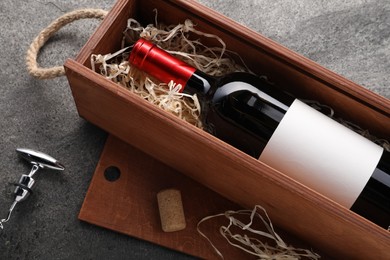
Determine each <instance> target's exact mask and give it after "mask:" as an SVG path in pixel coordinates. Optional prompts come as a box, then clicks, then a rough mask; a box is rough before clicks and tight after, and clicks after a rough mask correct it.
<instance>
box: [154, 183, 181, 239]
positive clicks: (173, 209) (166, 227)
mask: <svg viewBox="0 0 390 260" xmlns="http://www.w3.org/2000/svg"><path fill="white" fill-rule="evenodd" d="M157 202H158V209H159V211H160V219H161V227H162V230H163V231H164V232H174V231H179V230H182V229H185V227H186V220H185V217H184V210H183V204H182V200H181V194H180V191H179V190H176V189H167V190H162V191H160V192H159V193H157Z"/></svg>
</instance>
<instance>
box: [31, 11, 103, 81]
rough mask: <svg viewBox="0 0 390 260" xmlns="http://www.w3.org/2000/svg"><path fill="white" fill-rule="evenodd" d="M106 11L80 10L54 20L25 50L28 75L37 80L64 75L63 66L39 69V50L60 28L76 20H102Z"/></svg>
mask: <svg viewBox="0 0 390 260" xmlns="http://www.w3.org/2000/svg"><path fill="white" fill-rule="evenodd" d="M107 13H108V12H107V11H105V10H102V9H80V10H75V11H72V12H69V13H66V14H64V15H62V16H60V17H58V18H57V19H56V20H54V21H53V22H52V23H51V24H50V25H49V26H48V27H46V28H45V29H43V30H42V31H41V32H40V33H39V34H38V36H37V37H35V39H34V40H33V42H32V43H31V44H30V47H29V49H28V50H27V56H26V65H27V70H28V73H29V74H30V75H31V76H33V77H36V78H38V79H52V78H56V77H60V76H63V75H65V69H64V66H55V67H51V68H41V67H39V65H38V63H37V57H38V53H39V50H40V49H41V48H42V47H43V46H44V45H45V43H46V42H47V41H48V40H49V39H50V37H52V36H53V34H54V33H56V32H57V31H58V30H60V29H61V28H62V27H64V26H65V25H67V24H70V23H72V22H74V21H76V20H81V19H93V18H95V19H103V18H104V17H105V16H106V15H107Z"/></svg>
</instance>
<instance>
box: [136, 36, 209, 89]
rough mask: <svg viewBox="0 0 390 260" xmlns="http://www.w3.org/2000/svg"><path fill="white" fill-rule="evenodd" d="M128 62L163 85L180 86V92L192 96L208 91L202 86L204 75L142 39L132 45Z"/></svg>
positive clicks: (205, 80) (204, 80)
mask: <svg viewBox="0 0 390 260" xmlns="http://www.w3.org/2000/svg"><path fill="white" fill-rule="evenodd" d="M129 62H130V64H131V65H133V66H135V67H137V68H138V69H140V70H142V71H144V72H145V73H147V74H149V75H150V76H152V77H154V78H156V79H157V80H159V81H161V82H163V83H167V84H168V83H169V82H170V81H173V82H174V83H176V84H180V85H181V86H182V88H181V89H180V92H182V91H185V92H186V93H190V94H193V93H202V92H207V91H208V90H207V89H205V88H204V86H203V85H204V82H208V80H207V79H205V77H207V76H206V75H205V74H204V73H202V72H200V71H198V70H196V69H195V68H194V67H192V66H190V65H188V64H187V63H185V62H183V61H181V60H179V59H177V58H175V57H173V56H172V55H171V54H169V53H167V52H166V51H164V50H162V49H161V48H159V47H158V46H156V45H154V44H153V43H151V42H149V41H147V40H145V39H143V38H140V39H139V40H138V41H137V42H136V43H135V44H134V47H133V49H132V51H131V54H130V58H129ZM206 85H207V84H206ZM184 89H185V90H184Z"/></svg>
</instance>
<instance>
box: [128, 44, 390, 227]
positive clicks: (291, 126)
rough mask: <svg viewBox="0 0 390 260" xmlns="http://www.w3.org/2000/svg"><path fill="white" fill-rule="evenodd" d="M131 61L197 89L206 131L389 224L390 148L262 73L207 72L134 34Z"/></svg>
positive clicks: (191, 90) (162, 78)
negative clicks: (295, 94) (363, 134)
mask: <svg viewBox="0 0 390 260" xmlns="http://www.w3.org/2000/svg"><path fill="white" fill-rule="evenodd" d="M129 62H130V64H131V65H133V66H135V67H137V68H138V69H140V70H142V71H144V72H146V73H147V74H149V75H151V76H152V77H154V78H156V79H158V80H160V81H162V82H165V83H168V82H170V81H171V80H173V81H174V82H175V83H176V84H181V86H182V88H181V91H183V92H185V93H188V94H194V93H196V94H197V95H198V98H199V99H200V102H201V104H202V120H203V123H204V125H205V126H206V130H207V131H209V132H210V133H211V134H213V135H215V136H216V137H218V138H220V139H222V140H223V141H225V142H227V143H229V144H231V145H233V146H234V147H236V148H238V149H240V150H242V151H243V152H245V153H247V154H249V155H251V156H253V157H255V158H257V159H259V160H260V161H262V162H264V163H266V164H268V165H269V166H271V167H273V168H274V169H276V170H279V171H280V172H283V173H284V174H286V175H288V176H291V177H292V178H294V179H296V180H297V181H299V182H301V183H302V184H304V185H306V186H307V187H309V188H311V189H313V190H316V191H317V192H319V193H321V194H323V195H325V196H327V197H328V198H330V199H332V200H333V201H335V202H338V203H339V204H341V205H343V206H345V207H347V208H350V209H351V210H353V211H354V212H356V213H358V214H360V215H361V216H363V217H365V218H367V219H369V220H371V221H372V222H374V223H376V224H378V225H380V226H382V227H384V228H386V229H387V228H388V227H389V225H390V153H389V152H387V151H384V149H383V148H382V147H380V146H378V145H376V144H374V143H373V142H371V141H369V140H367V139H366V138H364V137H362V136H360V135H359V134H357V133H355V132H353V131H352V130H350V129H348V128H346V127H344V126H342V125H341V124H339V123H337V122H336V121H334V120H333V119H330V118H329V117H327V116H325V115H323V114H322V113H320V112H318V111H317V110H315V109H313V108H311V107H310V106H308V105H306V104H305V103H303V102H302V101H300V100H298V99H295V98H294V97H293V96H291V95H289V94H287V93H286V92H284V91H282V90H280V89H279V88H277V87H275V86H273V85H270V84H269V83H268V82H267V81H266V80H265V79H263V78H261V77H258V76H256V75H253V74H250V73H244V72H237V73H232V74H228V75H225V76H223V77H212V76H210V75H207V74H205V73H203V72H201V71H199V70H197V69H195V68H194V67H192V66H190V65H188V64H187V63H185V62H183V61H181V60H180V59H178V58H175V57H173V56H172V55H170V54H169V53H167V52H166V51H164V50H162V49H161V48H159V47H158V46H156V45H154V44H152V43H150V42H148V41H146V40H145V39H142V38H141V39H139V40H138V41H137V42H136V43H135V44H134V46H133V49H132V51H131V54H130V57H129Z"/></svg>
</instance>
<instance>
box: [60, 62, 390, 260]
mask: <svg viewBox="0 0 390 260" xmlns="http://www.w3.org/2000/svg"><path fill="white" fill-rule="evenodd" d="M66 69H67V75H68V79H69V83H70V85H71V87H72V92H73V94H74V99H75V101H76V104H77V107H78V110H79V113H80V115H81V116H82V117H84V118H85V119H87V120H88V121H90V122H92V123H94V124H96V125H98V126H99V127H101V128H103V129H104V130H106V131H108V132H110V133H112V134H113V135H115V136H117V137H119V138H120V139H122V140H123V141H125V142H127V143H130V144H132V145H134V146H135V147H137V148H138V149H140V150H142V151H144V152H146V153H148V154H150V155H152V156H153V157H155V158H158V159H159V160H161V161H162V162H164V163H166V164H168V165H170V166H172V167H173V168H175V169H177V170H178V171H180V172H182V173H185V174H186V175H188V176H190V177H191V178H193V179H195V180H196V181H198V182H200V183H202V184H204V185H205V186H207V187H209V188H211V189H212V190H214V191H216V192H218V193H219V194H221V195H223V196H225V197H226V198H228V199H230V200H232V201H234V202H236V203H238V204H240V205H242V206H244V207H247V208H251V207H252V206H253V205H255V204H260V205H262V206H264V207H265V208H266V209H267V211H268V212H269V214H270V216H271V219H273V221H274V222H275V224H276V225H279V226H280V227H282V228H283V229H285V230H288V231H289V232H291V233H293V234H296V235H298V236H300V237H301V238H303V239H305V240H306V241H310V243H312V244H315V245H318V247H320V248H321V249H322V250H324V251H325V252H333V253H334V255H335V256H339V257H341V256H343V257H353V258H357V257H358V258H360V257H361V258H367V259H368V258H371V259H372V258H373V259H385V258H386V257H387V258H388V257H390V237H389V235H388V233H387V232H386V231H385V230H384V229H381V228H379V227H377V226H375V225H374V224H372V223H370V222H368V221H366V220H364V219H363V218H361V217H359V216H357V215H355V214H354V213H352V212H350V211H349V210H347V209H344V208H342V207H341V206H339V205H338V204H335V203H334V202H332V201H330V200H328V199H326V198H324V197H322V196H320V195H319V194H317V193H315V192H313V191H311V190H309V189H307V188H305V187H303V186H302V185H300V184H299V183H297V182H294V181H293V180H291V179H289V178H287V177H286V176H284V175H282V174H281V173H279V172H276V171H275V170H273V169H271V168H269V167H267V166H266V165H264V164H262V163H260V162H259V161H257V160H255V159H253V158H251V157H249V156H247V155H245V154H243V153H241V152H240V151H238V150H236V149H233V148H232V147H230V146H229V145H227V144H225V143H223V142H221V141H219V140H218V139H216V138H214V137H212V136H209V135H208V134H207V133H205V132H203V131H202V130H199V129H197V128H195V127H193V126H191V125H189V124H187V123H186V122H184V121H181V120H179V119H177V118H176V117H174V116H172V115H170V114H168V113H165V112H163V111H160V110H159V109H158V108H156V107H154V106H152V105H151V104H149V103H147V102H146V101H144V100H142V99H141V98H139V97H138V96H135V95H132V94H130V93H128V92H127V90H124V89H122V88H121V87H119V86H118V85H116V84H114V83H112V82H110V81H108V80H106V79H104V78H103V77H101V76H100V75H98V74H96V73H94V72H91V71H90V70H89V69H88V68H86V67H84V66H82V65H80V64H79V63H77V62H74V61H72V60H68V61H67V63H66ZM346 241H348V243H346ZM340 245H343V246H340Z"/></svg>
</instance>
